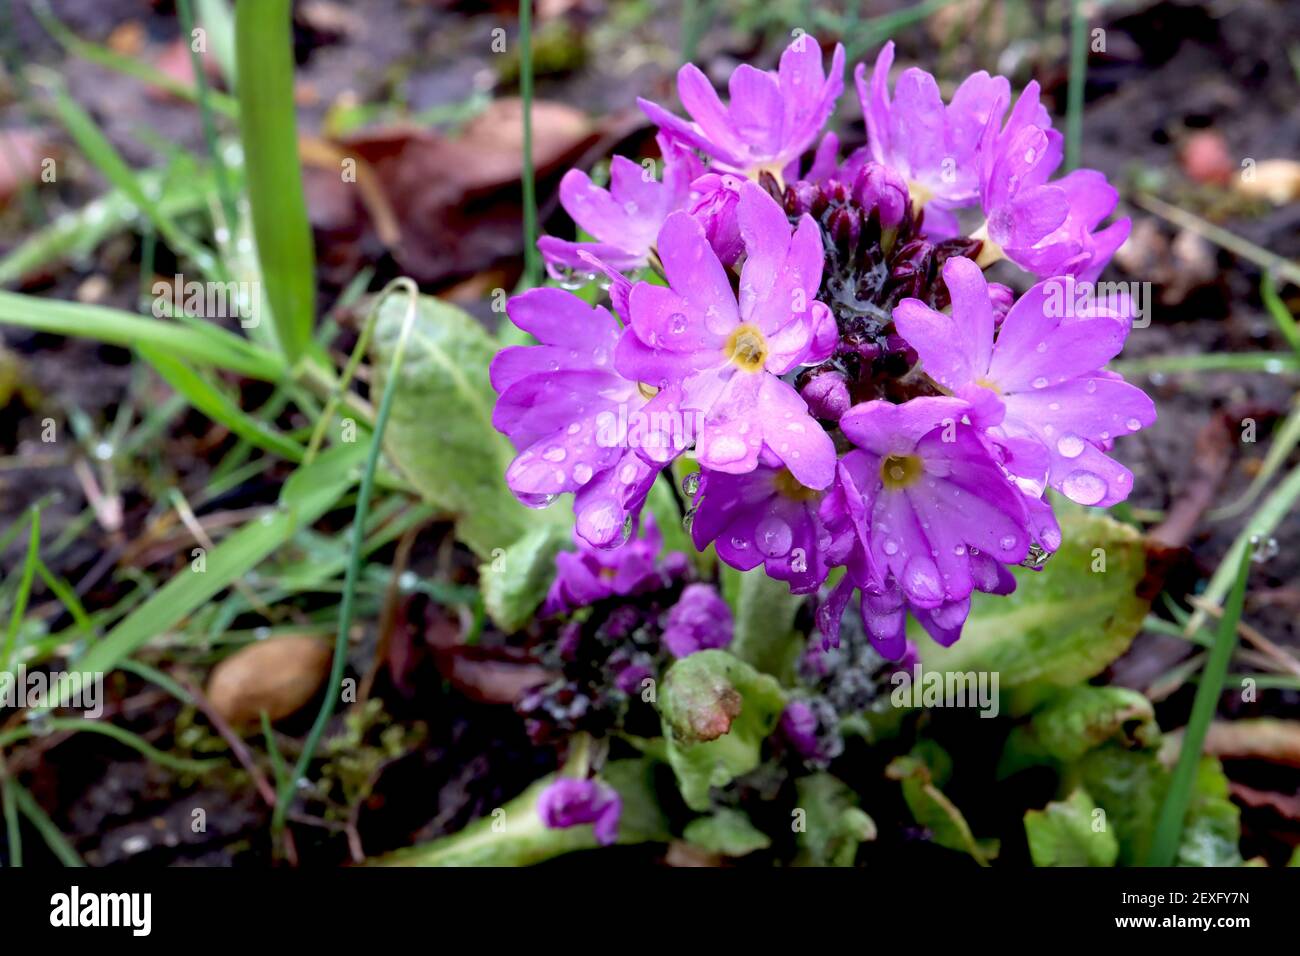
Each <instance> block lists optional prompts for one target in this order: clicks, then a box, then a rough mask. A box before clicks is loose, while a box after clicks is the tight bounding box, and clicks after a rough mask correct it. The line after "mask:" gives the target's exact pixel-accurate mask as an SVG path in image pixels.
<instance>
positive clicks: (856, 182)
mask: <svg viewBox="0 0 1300 956" xmlns="http://www.w3.org/2000/svg"><path fill="white" fill-rule="evenodd" d="M850 175H852V177H853V178H852V181H851V182H848V183H846V182H842V181H840V180H838V179H827V180H825V181H822V182H820V183H813V182H808V181H806V180H799V181H798V182H794V183H790V184H789V185H787V186H786V187H785V188H784V189H782V188H781V186H780V185H779V184H778V183H777V181H776V179H775V178H774V177H772V176H771V174H768V173H764V174H763V175H762V177H761V178H760V185H762V186H763V188H764V189H766V190H767V192H768V194H769V195H771V196H772V197H773V198H774V199H775V200H776V201H777V202H779V203H780V204H781V205H782V208H784V210H785V212H786V215H787V216H788V217H789V218H790V221H791V222H792V223H795V224H797V223H798V221H799V219H800V217H802V216H804V215H810V216H812V217H813V219H814V220H816V221H817V223H818V224H819V225H820V226H821V228H822V236H823V245H824V247H825V250H826V259H825V266H824V268H823V270H822V283H821V288H820V290H819V293H818V299H819V300H820V301H822V302H824V303H826V305H827V306H829V307H830V310H831V314H832V315H834V317H835V323H836V326H837V327H838V329H839V345H838V347H837V348H836V350H835V352H834V354H832V355H831V357H830V358H829V359H827V360H826V361H825V362H822V363H820V364H818V365H815V366H813V367H811V368H807V369H804V370H803V371H801V372H800V373H799V375H798V377H797V379H796V381H795V385H796V387H797V388H798V389H799V392H800V395H801V396H802V397H803V399H804V401H806V402H808V404H809V407H810V409H811V410H812V411H813V413H814V414H815V415H816V416H817V417H818V418H822V419H825V420H828V421H837V420H838V419H839V417H840V415H841V414H843V412H844V411H847V410H848V408H850V407H852V406H853V405H855V404H857V403H858V402H864V401H870V400H872V399H878V398H884V399H889V400H891V401H905V400H906V399H908V398H911V397H915V396H918V395H930V394H935V392H934V391H933V389H931V388H929V387H928V386H927V385H926V384H925V383H921V382H912V383H907V384H902V383H900V382H899V381H898V380H899V379H902V378H903V377H904V376H906V375H907V373H908V372H909V371H910V370H911V369H912V368H913V367H914V366H915V365H916V362H917V354H916V351H915V350H914V349H912V348H911V347H910V346H909V345H908V344H907V342H906V341H905V340H904V339H903V337H902V336H901V335H899V334H898V331H897V330H896V329H895V327H894V322H893V318H892V312H893V310H894V307H895V306H896V305H898V303H899V302H901V301H903V300H904V299H920V300H921V301H922V302H925V303H926V304H927V305H929V306H930V307H931V308H934V309H944V308H947V307H948V305H949V302H950V300H949V295H948V289H947V287H946V286H945V285H944V283H943V280H942V269H943V264H944V263H945V262H947V261H948V260H949V259H951V258H953V257H955V256H965V257H967V258H971V259H973V258H976V257H978V255H979V252H980V249H981V246H982V243H981V241H980V240H979V239H971V238H968V237H965V236H961V237H958V238H954V239H944V240H938V241H932V240H929V239H926V238H924V236H923V227H924V222H925V212H924V210H917V209H916V208H915V206H914V204H913V202H912V200H911V198H910V197H909V195H908V191H907V186H906V184H905V183H904V182H903V181H902V179H901V178H900V177H899V176H898V175H897V174H896V173H894V172H893V171H891V170H890V169H888V168H887V167H885V166H882V165H880V164H879V163H872V162H868V163H865V164H863V165H862V166H861V167H860V168H859V169H857V170H856V172H853V173H851V174H850ZM1000 288H1002V289H1004V288H1005V287H1000ZM1010 291H1011V290H1010V289H1007V290H1006V293H1007V295H1006V300H1007V304H1006V308H1004V309H1002V310H1001V312H1002V315H1005V314H1006V309H1007V308H1010V303H1011V295H1010ZM998 294H999V295H1001V292H999V293H998ZM827 376H829V377H827Z"/></svg>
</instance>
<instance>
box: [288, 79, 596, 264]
mask: <svg viewBox="0 0 1300 956" xmlns="http://www.w3.org/2000/svg"><path fill="white" fill-rule="evenodd" d="M522 121H523V107H522V103H521V101H520V100H518V99H501V100H494V101H493V102H492V103H491V105H489V106H488V108H487V109H486V110H485V111H484V112H483V113H481V114H479V115H478V116H477V117H475V118H474V119H473V120H471V121H470V122H469V123H467V124H466V125H465V126H464V128H463V129H462V130H461V132H460V135H458V136H456V137H450V136H445V135H443V134H441V133H438V132H434V131H432V130H425V129H417V128H414V127H409V126H393V127H386V128H382V129H377V130H370V131H365V132H362V133H359V134H356V135H354V136H351V137H348V138H347V139H345V140H343V141H342V142H340V143H339V144H338V148H339V150H340V153H341V155H343V156H354V157H356V158H357V159H358V160H362V161H364V162H365V163H367V164H368V165H369V167H370V168H371V169H372V170H373V171H374V179H375V181H377V182H378V183H379V184H380V185H381V186H382V189H383V195H384V196H385V198H386V199H387V202H388V205H389V206H390V207H391V208H392V210H393V211H394V213H395V214H396V217H397V223H398V226H399V228H400V237H399V238H398V240H397V241H396V243H394V244H392V246H391V251H392V254H393V258H394V259H395V260H396V262H397V264H398V265H399V266H400V267H401V269H402V271H403V272H405V273H406V274H407V275H410V276H411V277H413V278H414V279H416V280H417V281H419V282H422V283H435V282H441V281H446V280H448V279H453V278H463V277H466V276H470V275H474V274H476V273H479V272H482V271H484V270H485V269H488V268H490V267H491V266H492V265H493V264H494V263H497V262H499V261H502V260H504V259H509V258H512V257H515V256H518V255H519V253H520V251H521V250H522V248H523V241H522V239H523V237H522V231H521V229H520V222H521V218H522V212H521V209H520V191H519V178H520V175H521V173H522V169H523V166H522V154H523V134H522ZM596 136H597V131H596V129H595V127H593V125H592V123H591V122H590V121H589V120H588V119H587V117H586V116H585V115H584V114H583V113H581V112H579V111H578V110H575V109H573V108H572V107H569V106H565V105H564V104H562V103H551V102H547V101H544V100H543V101H535V102H534V103H533V163H534V166H535V167H536V171H537V176H538V179H539V190H538V192H539V195H543V196H544V195H546V194H547V190H548V188H549V185H550V184H548V185H542V184H541V180H544V179H545V178H546V177H547V176H548V175H549V174H558V172H559V171H560V170H561V169H562V168H564V167H566V166H567V165H569V164H570V163H572V162H573V161H574V160H575V159H577V158H578V157H579V156H580V155H581V154H582V153H583V151H584V150H585V149H587V148H588V147H589V146H590V145H591V144H592V143H593V142H594V141H595V139H596ZM358 165H360V164H358ZM358 185H360V183H359V180H358V182H357V183H342V185H340V178H339V176H338V174H337V172H335V173H334V174H333V177H332V179H328V180H327V177H320V178H313V179H309V180H308V182H307V192H308V208H309V209H311V210H313V221H315V209H316V208H317V207H318V206H323V207H325V208H329V209H334V210H337V209H338V208H339V207H340V201H339V197H337V196H332V195H330V194H332V193H339V192H341V191H342V192H348V191H351V190H352V189H353V187H354V186H358ZM327 190H328V192H326V191H327ZM358 192H359V190H358ZM355 214H356V215H357V216H358V217H360V210H359V209H356V211H355ZM334 227H335V230H336V231H338V232H340V233H341V232H344V231H345V230H340V229H338V224H337V223H334Z"/></svg>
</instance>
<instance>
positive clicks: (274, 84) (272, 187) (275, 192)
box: [235, 0, 316, 363]
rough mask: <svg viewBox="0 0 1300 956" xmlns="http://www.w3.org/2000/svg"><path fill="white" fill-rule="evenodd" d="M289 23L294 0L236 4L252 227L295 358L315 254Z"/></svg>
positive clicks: (303, 336) (305, 330) (303, 342)
mask: <svg viewBox="0 0 1300 956" xmlns="http://www.w3.org/2000/svg"><path fill="white" fill-rule="evenodd" d="M292 26H293V22H292V5H291V3H290V0H258V2H256V3H249V2H247V0H245V2H242V3H239V4H237V5H236V7H235V53H236V69H237V71H238V73H239V132H240V138H241V139H242V141H243V144H244V166H245V175H246V176H247V180H248V199H249V205H250V207H251V209H252V214H253V233H254V235H255V236H256V238H257V258H258V261H259V262H260V263H261V264H262V277H263V278H264V279H265V281H266V297H267V300H268V301H269V302H270V303H271V319H272V321H274V323H275V332H276V338H277V339H278V340H279V342H280V348H281V350H282V351H283V352H284V354H285V355H286V356H287V357H288V359H289V361H290V363H292V362H294V361H296V360H297V359H298V358H299V356H301V355H302V354H303V353H304V352H306V351H307V350H308V348H309V346H310V344H311V334H312V325H313V324H314V322H315V318H316V254H315V249H314V248H313V246H312V235H311V226H310V225H309V223H308V221H307V202H306V200H305V198H304V196H303V188H302V166H301V165H300V163H299V161H298V125H297V117H296V114H295V110H294V100H293V32H292Z"/></svg>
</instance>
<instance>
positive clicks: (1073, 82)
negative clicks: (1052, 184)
mask: <svg viewBox="0 0 1300 956" xmlns="http://www.w3.org/2000/svg"><path fill="white" fill-rule="evenodd" d="M1087 76H1088V17H1087V14H1086V13H1085V12H1084V9H1083V0H1070V85H1069V87H1068V89H1067V91H1066V108H1065V169H1066V171H1067V172H1068V171H1069V170H1072V169H1078V168H1079V151H1080V149H1081V148H1082V146H1083V90H1084V81H1085V80H1086V79H1087Z"/></svg>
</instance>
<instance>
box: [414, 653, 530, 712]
mask: <svg viewBox="0 0 1300 956" xmlns="http://www.w3.org/2000/svg"><path fill="white" fill-rule="evenodd" d="M476 650H478V649H477V648H464V649H462V653H456V654H450V655H447V656H446V657H445V658H444V659H443V661H440V662H439V669H440V670H442V672H443V674H444V675H445V676H446V677H447V679H448V680H449V681H451V683H452V686H453V687H455V688H456V689H457V690H459V691H460V692H461V693H462V694H464V695H465V696H466V697H468V698H469V699H470V700H476V701H479V702H480V703H484V704H513V703H514V702H515V701H516V700H518V699H519V697H520V696H521V695H522V694H523V692H524V691H526V690H528V689H530V688H532V687H536V686H537V685H538V684H544V683H546V682H547V681H548V680H550V679H552V678H553V677H554V676H555V675H554V674H552V673H551V672H550V671H548V670H547V669H546V668H545V667H542V666H540V665H538V664H529V663H525V662H523V661H511V660H501V659H493V658H492V657H490V656H488V655H482V656H480V655H479V654H475V653H473V652H474V651H476Z"/></svg>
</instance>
